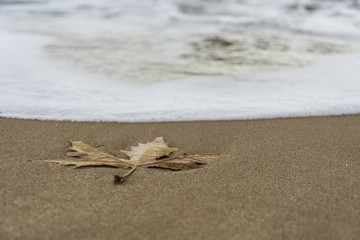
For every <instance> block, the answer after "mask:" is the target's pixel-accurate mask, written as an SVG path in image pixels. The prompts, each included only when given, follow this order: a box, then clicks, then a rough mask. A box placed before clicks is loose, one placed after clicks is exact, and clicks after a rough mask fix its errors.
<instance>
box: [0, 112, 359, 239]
mask: <svg viewBox="0 0 360 240" xmlns="http://www.w3.org/2000/svg"><path fill="white" fill-rule="evenodd" d="M0 133H1V134H0V142H1V147H0V164H1V169H2V174H1V175H0V178H1V181H0V183H1V189H2V190H3V191H2V192H1V201H0V202H1V208H0V215H1V216H2V218H1V219H0V236H1V238H3V239H18V238H27V239H50V238H51V239H64V238H66V239H79V238H89V237H91V238H92V239H104V238H106V239H113V238H114V239H115V238H119V237H122V238H126V239H169V238H171V239H190V238H192V239H221V238H223V239H274V238H276V239H289V238H291V239H304V238H306V239H325V238H326V239H356V238H357V237H358V236H359V234H360V229H359V227H358V226H359V225H360V215H359V211H360V196H359V194H358V193H359V192H360V178H359V174H358V173H359V172H360V162H359V159H360V149H359V146H360V115H350V116H333V117H304V118H290V119H265V120H243V121H206V122H202V121H199V122H197V121H196V122H166V123H114V122H100V123H99V122H98V123H96V122H59V121H45V120H41V121H40V120H22V119H7V118H0ZM159 136H162V137H164V140H165V141H166V142H168V143H169V145H170V146H172V147H178V148H180V150H179V153H178V154H182V153H190V154H229V155H230V156H228V157H222V158H219V159H217V160H212V161H211V162H210V163H209V164H208V165H204V166H203V167H201V168H199V169H195V170H189V171H168V170H161V169H160V170H159V169H144V168H141V169H138V170H137V171H136V172H135V173H134V174H133V175H132V176H130V177H129V178H128V179H127V181H126V182H125V183H124V184H123V185H114V184H113V183H112V177H113V175H115V174H119V173H120V172H122V171H123V170H122V169H116V168H107V167H94V168H91V167H89V168H82V169H72V168H71V167H64V166H61V165H57V164H50V163H35V162H29V160H35V159H65V158H66V143H67V142H69V141H75V140H82V141H84V142H86V143H88V144H93V145H103V146H104V148H105V149H106V150H108V151H110V152H111V153H114V154H115V155H119V154H120V150H121V149H129V147H130V146H131V145H136V144H137V143H138V142H141V143H144V142H147V141H150V140H152V139H154V138H155V137H159Z"/></svg>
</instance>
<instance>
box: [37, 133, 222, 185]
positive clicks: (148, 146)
mask: <svg viewBox="0 0 360 240" xmlns="http://www.w3.org/2000/svg"><path fill="white" fill-rule="evenodd" d="M177 150H178V149H177V148H171V147H169V146H168V144H167V143H166V142H165V141H164V139H163V138H162V137H158V138H155V139H154V140H153V141H151V142H148V143H145V144H143V143H139V145H138V146H132V147H131V150H130V151H124V150H122V152H123V153H125V154H126V155H127V156H129V158H130V159H124V158H117V157H115V156H114V155H112V154H110V153H106V152H105V151H103V150H102V149H101V148H99V147H94V146H91V145H88V144H86V143H84V142H82V141H76V142H71V143H70V145H69V152H68V153H67V155H68V156H70V157H77V158H78V159H71V160H44V161H43V162H53V163H60V164H63V165H75V167H83V166H112V167H121V168H131V170H130V171H129V172H127V173H126V174H125V175H115V176H114V182H115V183H122V182H123V181H124V180H125V177H126V176H128V175H129V174H131V173H132V172H133V171H134V170H135V169H136V168H137V167H140V166H143V167H158V168H168V169H173V170H186V169H193V168H198V167H199V165H201V164H206V163H207V162H208V161H209V160H211V159H215V158H218V157H220V155H198V154H197V155H184V156H181V157H178V158H169V155H170V154H171V153H172V152H175V151H177Z"/></svg>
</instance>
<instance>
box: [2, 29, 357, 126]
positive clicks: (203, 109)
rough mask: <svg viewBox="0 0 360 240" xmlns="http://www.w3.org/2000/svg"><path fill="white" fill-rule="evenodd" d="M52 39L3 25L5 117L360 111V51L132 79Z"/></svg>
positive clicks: (138, 118) (139, 118)
mask: <svg viewBox="0 0 360 240" xmlns="http://www.w3.org/2000/svg"><path fill="white" fill-rule="evenodd" d="M50 41H51V39H49V38H45V37H42V36H35V35H30V34H24V33H11V32H4V31H0V52H1V55H0V112H1V113H0V116H3V117H15V118H26V119H44V120H45V119H51V120H74V121H118V122H149V121H185V120H230V119H232V120H235V119H259V118H278V117H302V116H323V115H343V114H355V113H360V94H359V93H360V79H359V69H360V54H359V53H354V54H347V55H338V56H334V57H332V58H329V59H327V60H325V61H322V62H320V63H319V64H316V65H314V66H311V67H307V68H302V69H296V70H286V71H281V72H272V73H264V74H258V75H254V76H247V77H243V78H242V79H231V78H226V77H190V78H186V79H179V80H174V81H166V82H157V83H153V84H136V85H135V84H130V83H126V82H118V81H112V80H111V79H108V78H105V77H103V76H98V75H94V74H90V73H88V72H85V71H80V70H78V69H75V68H72V67H70V66H69V65H67V64H66V63H62V62H59V61H55V60H52V59H50V58H49V57H47V56H46V55H45V53H44V52H43V51H42V48H43V47H44V45H45V44H47V43H49V42H50Z"/></svg>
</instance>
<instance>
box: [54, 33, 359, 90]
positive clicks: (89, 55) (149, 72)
mask: <svg viewBox="0 0 360 240" xmlns="http://www.w3.org/2000/svg"><path fill="white" fill-rule="evenodd" d="M151 35H152V36H151ZM154 36H155V37H154ZM357 49H359V48H358V47H357V46H355V45H352V44H351V43H348V42H343V41H339V40H334V39H327V38H320V37H312V36H304V35H299V34H285V33H279V32H274V31H247V32H237V33H221V34H199V35H195V34H188V35H186V34H185V35H184V36H183V37H179V36H170V35H166V34H164V35H163V36H162V35H159V34H155V33H151V31H150V32H148V33H147V34H145V35H142V36H139V35H137V34H129V33H127V34H125V35H121V36H120V35H119V36H110V35H107V36H103V37H86V36H79V35H66V36H65V35H61V36H58V37H57V41H55V42H54V43H52V44H50V45H48V46H47V51H48V53H49V54H50V55H51V56H54V57H56V58H62V59H67V60H70V61H72V62H74V63H75V64H76V65H78V66H80V67H84V68H86V69H87V70H90V71H91V72H96V73H100V74H105V75H106V76H108V77H110V78H113V79H121V80H124V81H131V82H134V81H136V82H142V83H143V82H145V83H146V82H149V83H150V82H157V81H166V80H173V79H179V78H183V77H187V76H191V75H194V76H199V75H203V76H207V75H218V76H219V75H220V76H239V75H244V74H249V73H257V72H264V71H273V70H281V69H284V68H298V67H304V66H308V65H310V64H312V63H314V62H316V61H317V60H319V59H321V58H323V57H325V56H330V55H334V54H341V53H349V52H353V51H356V50H357Z"/></svg>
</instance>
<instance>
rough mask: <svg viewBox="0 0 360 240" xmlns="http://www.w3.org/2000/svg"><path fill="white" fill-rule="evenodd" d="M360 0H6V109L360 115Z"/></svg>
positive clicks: (2, 96) (0, 77)
mask: <svg viewBox="0 0 360 240" xmlns="http://www.w3.org/2000/svg"><path fill="white" fill-rule="evenodd" d="M359 41H360V1H356V0H348V1H346V0H343V1H339V0H318V1H315V0H277V1H264V0H262V1H261V0H251V1H250V0H196V1H194V0H193V1H190V0H147V1H145V0H143V1H140V0H139V1H130V0H118V1H115V0H103V1H95V0H62V1H60V0H0V53H1V54H0V116H4V117H16V118H26V119H54V120H75V121H129V122H139V121H145V122H146V121H182V120H226V119H258V118H278V117H299V116H324V115H342V114H355V113H360V94H359V93H360V77H359V76H360V45H359Z"/></svg>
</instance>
